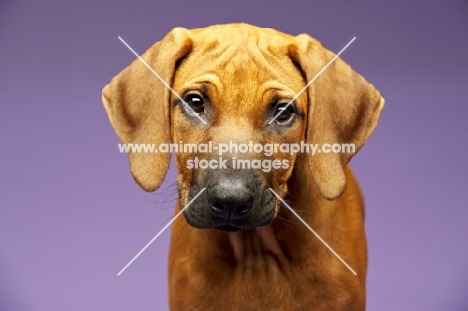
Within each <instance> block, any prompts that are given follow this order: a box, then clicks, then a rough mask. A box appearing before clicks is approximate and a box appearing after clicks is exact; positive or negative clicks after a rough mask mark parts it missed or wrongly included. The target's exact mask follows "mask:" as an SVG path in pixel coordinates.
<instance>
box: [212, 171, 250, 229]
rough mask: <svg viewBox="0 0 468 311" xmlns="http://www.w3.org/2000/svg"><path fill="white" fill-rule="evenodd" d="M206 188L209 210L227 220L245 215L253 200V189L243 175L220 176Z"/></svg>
mask: <svg viewBox="0 0 468 311" xmlns="http://www.w3.org/2000/svg"><path fill="white" fill-rule="evenodd" d="M217 179H218V180H217V183H216V184H215V185H214V186H213V187H211V188H210V189H209V190H208V194H207V195H208V202H209V203H210V207H211V210H212V211H213V212H214V213H215V214H216V216H217V217H220V218H222V219H224V220H226V221H227V222H229V221H232V220H237V219H242V218H244V217H246V215H247V213H248V212H249V210H250V208H251V207H252V205H253V201H254V191H253V189H250V187H249V186H248V181H247V180H246V178H245V177H242V178H239V177H233V176H222V177H219V178H217Z"/></svg>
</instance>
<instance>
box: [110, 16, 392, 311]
mask: <svg viewBox="0 0 468 311" xmlns="http://www.w3.org/2000/svg"><path fill="white" fill-rule="evenodd" d="M334 56H335V54H334V53H332V52H330V51H329V50H327V49H326V48H324V47H323V46H322V45H321V44H320V43H319V42H318V41H317V40H315V39H313V38H312V37H310V36H308V35H306V34H301V35H298V36H291V35H288V34H285V33H282V32H279V31H277V30H274V29H269V28H259V27H255V26H251V25H248V24H228V25H215V26H210V27H206V28H200V29H193V30H187V29H184V28H175V29H173V30H172V31H170V32H169V33H168V34H167V35H166V36H165V37H164V38H163V39H162V40H161V41H159V42H157V43H155V44H154V45H153V46H152V47H150V48H149V49H148V50H147V51H146V52H145V53H144V54H143V55H142V58H143V60H145V62H146V63H148V64H149V65H150V66H151V67H152V68H153V69H154V71H155V72H157V73H158V74H159V75H160V77H161V78H162V79H163V80H164V81H166V82H167V84H168V85H164V84H163V83H162V82H161V81H160V80H159V79H158V78H157V77H156V76H155V75H154V74H153V73H152V72H151V71H150V70H149V69H148V68H146V67H145V65H144V64H143V62H141V61H140V60H138V59H136V60H135V61H133V62H132V63H131V64H130V65H129V66H128V67H127V68H126V69H124V70H123V71H122V72H120V73H119V74H118V75H117V76H116V77H114V78H113V79H112V81H111V82H110V83H109V84H108V85H106V86H105V87H104V89H103V93H102V99H103V103H104V107H105V109H106V111H107V114H108V116H109V119H110V122H111V124H112V126H113V128H114V129H115V131H116V133H117V136H118V138H119V139H120V141H121V142H123V143H127V144H129V143H133V144H136V143H152V144H155V145H164V144H171V143H175V144H179V143H182V142H184V143H186V142H188V143H193V144H207V143H208V142H212V143H214V144H228V143H230V144H234V143H237V144H242V143H246V142H252V143H255V144H263V145H265V144H267V143H270V144H277V145H279V144H294V143H299V142H306V143H310V144H312V143H314V144H318V145H324V144H327V143H329V144H334V143H338V144H342V143H348V144H353V145H354V146H355V150H354V151H355V152H357V151H358V150H359V149H360V148H361V147H362V145H363V144H364V142H365V141H366V140H367V139H368V137H369V135H370V134H371V133H372V131H373V130H374V128H375V126H376V124H377V121H378V118H379V114H380V111H381V109H382V108H383V106H384V99H383V98H382V96H381V95H380V93H379V92H378V91H377V90H376V88H375V87H374V86H373V85H372V84H370V83H368V82H367V81H366V80H365V79H364V78H363V77H362V76H360V75H359V74H358V73H356V72H355V71H354V70H353V69H352V68H351V67H350V66H349V65H348V64H346V63H345V62H344V61H343V60H342V59H341V58H337V59H336V60H335V61H334V62H333V63H331V65H330V66H329V67H328V68H326V70H324V71H323V73H322V74H321V75H320V76H318V78H317V79H316V80H315V81H314V82H313V83H312V84H310V85H309V86H308V87H307V89H304V90H302V89H303V88H304V87H305V86H306V84H307V83H308V82H309V81H310V80H311V79H312V78H314V77H315V75H317V74H318V73H319V71H320V70H321V69H323V68H324V67H325V66H326V65H327V63H328V62H329V61H331V60H332V58H333V57H334ZM168 86H170V87H171V88H172V89H173V91H174V92H172V91H171V90H170V89H169V88H168ZM301 90H302V92H301ZM176 94H177V95H176ZM296 95H298V96H296ZM289 102H291V104H290V105H289V106H288V104H287V103H289ZM275 115H279V116H277V118H276V119H274V121H273V122H270V121H271V120H272V119H273V118H274V117H275ZM355 152H353V153H343V152H342V153H333V152H328V153H327V152H321V153H320V152H317V153H316V154H315V155H313V156H312V155H311V154H310V153H307V152H298V153H291V152H289V153H288V152H283V153H277V154H275V155H274V157H268V156H266V155H265V154H263V153H255V152H247V153H240V152H239V151H237V153H236V152H235V151H229V152H227V153H226V154H224V156H227V157H228V158H229V159H234V158H237V159H242V160H247V161H255V160H257V161H264V160H266V159H273V158H274V159H276V160H279V161H280V162H278V163H281V166H280V167H279V168H278V167H277V169H271V170H269V171H268V170H265V169H263V168H264V167H262V168H258V167H257V168H253V167H250V168H248V167H243V168H239V167H235V166H234V164H231V161H228V163H229V165H226V168H222V169H221V168H216V167H207V168H206V169H201V168H200V167H198V168H195V167H193V165H192V167H191V168H189V167H188V166H187V163H192V164H193V162H190V161H193V159H194V158H197V159H198V160H199V161H200V163H201V161H202V160H206V161H207V162H208V161H212V160H217V159H218V154H217V153H216V152H215V151H212V152H211V153H210V152H200V151H197V152H195V151H193V150H192V151H186V150H185V149H184V150H183V151H180V150H179V152H174V153H175V163H176V166H177V168H178V176H177V185H178V191H179V199H178V202H177V205H176V208H175V213H179V212H180V211H181V210H182V208H184V207H185V206H187V204H188V203H191V204H190V206H189V207H188V208H186V209H184V211H183V215H184V217H180V218H178V219H177V220H176V221H175V222H174V224H173V227H172V236H171V246H170V254H169V305H170V308H171V310H183V311H187V310H191V311H192V310H193V311H197V310H203V311H207V310H217V311H220V310H229V311H232V310H242V311H246V310H255V311H258V310H268V311H272V310H278V311H280V310H281V311H288V310H348V311H351V310H364V309H365V281H366V268H367V245H366V238H365V231H364V200H363V196H362V194H361V191H360V188H359V186H358V184H357V181H356V179H355V177H354V176H353V173H352V171H351V169H350V168H349V167H348V165H347V164H348V162H349V160H350V159H351V157H352V156H353V155H354V153H355ZM170 158H171V154H170V153H168V152H166V153H164V152H151V153H149V152H148V153H138V152H130V153H129V161H130V166H131V172H132V174H133V177H134V179H135V180H136V182H137V183H138V184H139V185H140V186H141V188H143V189H144V190H145V191H154V190H156V189H158V188H159V186H160V185H161V183H162V181H163V179H164V178H165V175H166V172H167V170H168V167H169V163H170ZM210 163H211V162H210ZM213 163H214V162H213ZM278 163H277V164H278ZM285 163H286V164H287V165H283V164H285ZM257 164H258V163H257ZM276 194H277V195H278V197H277V196H276ZM196 196H197V197H196ZM195 197H196V199H194V198H195ZM279 198H281V200H284V202H282V201H281V200H280V199H279ZM191 201H192V202H191ZM285 204H287V205H288V206H290V207H292V208H293V209H294V210H295V211H296V213H297V214H299V215H300V216H301V217H302V219H303V220H304V221H305V222H306V223H307V224H308V225H309V226H310V227H311V228H313V229H314V230H315V231H316V232H317V233H318V234H319V235H320V236H321V237H322V238H323V240H324V241H326V243H328V244H329V246H330V247H331V248H333V249H334V250H335V251H336V253H337V254H339V255H340V256H341V257H342V258H343V260H344V261H345V262H346V263H347V264H349V266H350V267H352V269H353V270H354V271H355V272H356V273H357V275H354V274H353V273H351V272H350V270H349V269H347V268H346V266H345V265H343V263H342V262H340V260H338V258H337V257H336V256H335V255H334V254H333V253H332V252H331V251H330V250H329V249H327V248H326V247H325V246H324V244H323V243H322V242H321V241H320V240H319V239H318V238H317V237H316V236H314V235H313V234H312V233H311V232H310V230H309V229H308V228H307V227H306V226H305V225H304V224H303V223H302V222H301V221H300V220H299V218H297V217H296V216H295V215H294V214H293V213H292V212H291V211H289V210H288V208H286V207H285Z"/></svg>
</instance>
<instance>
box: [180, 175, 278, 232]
mask: <svg viewBox="0 0 468 311" xmlns="http://www.w3.org/2000/svg"><path fill="white" fill-rule="evenodd" d="M201 177H202V178H201V179H202V181H201V182H200V183H198V184H195V185H192V187H191V189H190V196H191V197H193V196H195V195H196V194H197V193H198V192H199V191H200V190H201V189H202V188H206V191H204V192H203V193H202V195H200V197H199V198H197V199H196V200H195V201H194V202H193V203H192V205H191V206H190V207H189V208H188V209H187V210H186V211H185V212H184V215H185V218H186V219H187V222H188V223H189V224H190V225H191V226H193V227H196V228H218V229H221V230H226V231H236V230H238V229H252V228H254V227H258V226H263V225H267V224H269V223H270V222H271V221H273V219H274V216H275V198H274V197H273V196H272V194H271V192H270V191H268V188H267V187H265V186H264V184H265V182H264V181H263V178H262V176H261V175H260V174H259V173H258V172H257V171H255V170H233V169H227V170H205V171H204V172H203V173H202V174H201ZM190 199H191V198H189V200H190Z"/></svg>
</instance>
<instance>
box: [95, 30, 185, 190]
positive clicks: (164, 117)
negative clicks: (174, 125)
mask: <svg viewBox="0 0 468 311" xmlns="http://www.w3.org/2000/svg"><path fill="white" fill-rule="evenodd" d="M190 50H191V40H190V38H189V36H188V30H186V29H183V28H175V29H173V30H172V31H171V32H169V33H168V34H167V35H166V36H165V37H164V38H163V39H162V40H161V41H159V42H157V43H156V44H154V45H153V46H152V47H150V48H149V49H148V50H147V51H146V52H145V53H144V54H143V55H142V58H143V59H144V60H145V61H146V63H148V64H149V65H150V66H151V67H152V68H153V69H154V71H156V72H157V73H158V74H159V75H160V76H161V78H162V79H164V80H165V81H166V82H167V83H168V84H169V85H171V84H172V81H173V78H174V73H175V67H176V64H177V62H178V61H180V60H181V59H182V58H184V57H185V56H187V55H188V54H189V53H190ZM170 98H171V94H170V90H169V89H168V88H167V87H166V86H165V85H164V84H163V83H162V82H161V81H160V80H159V79H158V78H157V77H156V76H155V75H154V74H153V73H152V72H151V71H150V70H149V69H148V68H147V67H146V66H145V65H144V64H143V63H142V62H141V61H140V60H139V59H135V60H134V61H133V62H132V63H131V64H130V66H128V67H127V68H126V69H124V70H123V71H122V72H120V73H119V74H118V75H117V76H116V77H114V78H113V79H112V81H111V82H110V83H109V84H108V85H106V86H105V87H104V89H103V90H102V101H103V103H104V107H105V109H106V111H107V114H108V116H109V119H110V122H111V124H112V126H113V128H114V130H115V132H116V133H117V136H118V138H119V139H120V141H121V142H122V143H124V144H157V145H160V144H163V143H170V142H171V134H170V119H169V118H170V103H169V101H170ZM170 157H171V155H170V154H169V153H144V152H141V153H135V152H130V153H129V159H130V167H131V171H132V174H133V177H134V178H135V180H136V182H137V183H138V184H139V185H140V186H141V187H142V188H143V189H144V190H145V191H154V190H156V189H158V188H159V186H160V185H161V183H162V182H163V180H164V177H165V176H166V172H167V170H168V168H169V162H170Z"/></svg>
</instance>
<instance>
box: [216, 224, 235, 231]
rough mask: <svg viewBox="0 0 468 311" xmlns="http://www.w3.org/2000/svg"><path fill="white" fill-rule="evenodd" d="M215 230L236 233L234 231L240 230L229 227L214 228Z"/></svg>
mask: <svg viewBox="0 0 468 311" xmlns="http://www.w3.org/2000/svg"><path fill="white" fill-rule="evenodd" d="M215 228H216V229H218V230H222V231H227V232H236V231H239V230H241V229H240V228H237V227H234V226H231V225H224V226H216V227H215Z"/></svg>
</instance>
